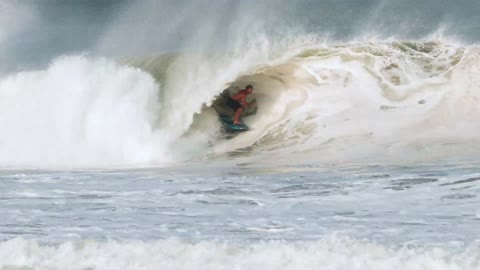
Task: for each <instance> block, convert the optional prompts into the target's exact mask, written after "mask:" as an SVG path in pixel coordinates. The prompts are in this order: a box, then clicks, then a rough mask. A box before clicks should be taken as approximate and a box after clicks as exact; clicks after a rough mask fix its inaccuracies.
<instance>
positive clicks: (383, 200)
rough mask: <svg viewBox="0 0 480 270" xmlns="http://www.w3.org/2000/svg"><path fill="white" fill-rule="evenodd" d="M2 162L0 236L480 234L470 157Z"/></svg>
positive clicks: (468, 237)
mask: <svg viewBox="0 0 480 270" xmlns="http://www.w3.org/2000/svg"><path fill="white" fill-rule="evenodd" d="M209 169H210V168H203V169H200V168H192V169H187V168H185V169H182V170H179V169H178V168H177V169H175V170H160V169H142V170H125V171H75V172H67V171H28V172H25V171H23V172H20V171H4V172H3V173H2V175H1V178H0V193H1V195H0V200H1V204H0V211H1V212H2V216H3V218H2V219H1V221H0V237H1V239H3V240H7V239H11V238H16V237H24V238H32V239H39V240H42V241H47V242H52V241H53V242H56V241H59V240H60V241H63V240H67V239H68V240H70V239H73V240H74V239H97V240H102V239H137V240H153V239H166V238H170V237H174V236H175V237H180V238H181V239H186V240H192V241H197V240H212V239H220V240H229V241H234V242H238V241H239V242H251V241H255V240H258V239H264V240H268V239H283V240H309V241H312V240H315V239H321V238H322V237H325V235H329V234H332V233H341V234H345V235H348V236H352V237H355V238H362V237H368V238H369V239H374V240H376V241H380V242H387V243H393V244H405V243H412V244H413V243H417V242H418V243H423V244H422V245H425V244H426V245H430V244H433V245H434V244H436V243H449V242H450V243H451V242H458V243H463V244H471V243H472V242H478V241H479V240H480V237H479V234H480V227H479V226H478V224H479V222H480V210H479V208H478V206H479V205H480V198H479V195H480V172H479V171H478V169H477V168H476V167H472V166H462V165H450V166H418V167H384V166H350V167H341V166H336V167H300V168H299V167H291V168H288V167H286V168H281V169H279V168H274V169H262V170H258V169H255V168H248V167H246V166H238V167H235V168H223V169H220V171H219V172H215V173H213V172H211V171H210V170H209Z"/></svg>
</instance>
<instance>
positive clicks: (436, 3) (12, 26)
mask: <svg viewBox="0 0 480 270" xmlns="http://www.w3.org/2000/svg"><path fill="white" fill-rule="evenodd" d="M2 1H5V2H3V4H0V17H1V18H0V23H1V24H2V25H1V26H0V56H2V58H3V61H2V63H1V64H0V70H22V69H28V68H33V67H36V66H41V65H45V64H46V63H48V62H49V61H51V59H52V58H54V57H55V56H58V55H62V54H71V53H79V52H89V53H91V54H95V55H96V54H98V55H108V56H114V57H116V56H122V55H136V54H145V53H162V52H165V51H172V50H181V49H191V48H195V46H198V43H199V42H203V43H205V41H206V40H208V41H209V42H208V46H210V47H211V46H220V45H225V44H230V45H231V43H232V42H233V41H235V42H238V40H237V39H239V40H241V39H243V38H246V37H248V35H246V34H247V33H248V32H250V31H251V29H256V30H258V29H263V30H264V31H265V32H266V33H275V34H277V35H278V34H279V33H280V34H281V33H282V31H283V30H284V29H297V30H298V31H303V32H310V33H316V34H318V35H328V36H329V37H331V38H332V39H335V40H345V41H348V40H353V39H355V38H357V37H361V36H368V35H370V34H376V35H379V36H385V37H387V36H397V37H398V38H403V39H417V38H422V37H424V36H426V35H428V34H430V33H432V32H434V31H436V30H438V29H441V28H443V29H446V33H447V34H448V35H449V36H453V37H454V38H456V39H460V40H463V41H465V42H477V41H478V40H480V14H478V13H479V12H480V1H478V0H458V1H447V0H401V1H396V0H263V1H262V0H242V1H235V0H139V1H134V0H98V1H96V0H84V1H77V0H71V1H68V0H42V1H36V0H23V1H14V0H2ZM5 3H6V4H5ZM205 44H207V43H205Z"/></svg>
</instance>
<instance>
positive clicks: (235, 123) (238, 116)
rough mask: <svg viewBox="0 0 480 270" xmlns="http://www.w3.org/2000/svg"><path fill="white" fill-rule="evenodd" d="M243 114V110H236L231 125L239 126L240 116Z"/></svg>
mask: <svg viewBox="0 0 480 270" xmlns="http://www.w3.org/2000/svg"><path fill="white" fill-rule="evenodd" d="M242 112H243V108H238V109H237V111H236V112H235V117H233V124H234V125H240V115H241V114H242Z"/></svg>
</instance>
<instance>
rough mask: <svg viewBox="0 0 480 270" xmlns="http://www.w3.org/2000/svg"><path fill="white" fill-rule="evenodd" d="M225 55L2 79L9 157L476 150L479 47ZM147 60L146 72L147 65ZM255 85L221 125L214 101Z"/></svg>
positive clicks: (90, 63) (396, 156) (314, 45)
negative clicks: (251, 98) (227, 132)
mask: <svg viewBox="0 0 480 270" xmlns="http://www.w3.org/2000/svg"><path fill="white" fill-rule="evenodd" d="M263 45H264V46H259V44H256V46H254V47H253V49H251V50H244V51H237V52H234V53H231V54H228V55H225V54H224V55H178V54H177V55H163V56H152V57H134V58H130V59H124V60H123V61H120V64H118V63H113V62H111V61H109V60H105V59H97V60H95V59H88V58H86V57H83V56H72V57H62V58H59V59H57V60H55V61H54V62H53V63H52V64H51V65H50V67H49V68H48V69H46V70H43V71H33V72H21V73H17V74H14V75H10V76H6V77H3V78H1V80H0V96H1V99H0V103H1V104H0V124H1V126H2V127H3V130H2V133H1V134H0V150H1V151H0V165H1V166H2V167H35V168H45V167H105V166H151V165H155V166H157V165H161V164H166V163H170V162H174V161H179V160H192V159H198V158H204V157H205V156H207V155H208V156H210V157H212V155H213V157H217V158H220V159H223V158H224V155H225V154H226V153H231V152H232V151H235V150H238V149H244V150H245V149H247V150H248V151H247V152H246V155H247V156H249V157H250V158H255V157H263V155H269V156H270V155H272V153H275V155H276V157H277V158H278V159H281V158H282V157H285V158H289V157H290V156H291V155H292V154H293V153H301V154H302V156H303V157H305V158H304V159H303V161H302V162H337V161H348V160H364V161H365V160H366V161H378V160H383V161H386V160H389V159H390V160H392V161H394V162H398V161H399V160H403V161H406V162H409V161H433V160H437V159H470V158H476V157H477V156H478V154H479V153H480V152H479V149H478V138H477V137H478V136H477V134H478V133H479V131H480V124H478V121H474V120H473V119H477V118H478V116H480V114H479V106H478V100H479V98H480V97H479V94H480V79H479V78H478V76H477V75H478V72H479V70H480V59H479V58H480V54H479V52H480V50H479V49H478V47H476V46H457V45H449V44H447V43H442V42H397V41H392V42H369V43H354V44H337V45H330V46H328V45H325V44H323V43H319V42H318V41H314V40H313V41H312V40H308V39H305V40H303V41H301V42H298V41H296V42H294V43H293V44H289V45H288V46H277V45H275V46H277V47H275V48H274V47H273V45H271V44H269V43H268V42H267V43H266V44H263ZM138 68H140V69H138ZM246 84H253V85H254V86H255V98H256V99H257V101H258V105H259V109H258V113H257V114H256V115H254V116H250V117H246V118H245V119H244V120H245V122H246V124H247V125H249V126H250V127H251V129H252V130H251V131H249V132H246V133H243V134H240V135H238V136H236V137H235V138H233V139H231V140H225V139H224V138H223V137H222V136H221V135H220V133H221V132H220V125H219V123H218V119H217V115H216V113H215V111H214V110H213V108H211V104H212V102H214V101H215V100H216V98H217V97H218V96H219V95H220V94H221V93H222V92H224V91H225V90H229V91H233V90H235V89H238V88H241V87H244V86H245V85H246Z"/></svg>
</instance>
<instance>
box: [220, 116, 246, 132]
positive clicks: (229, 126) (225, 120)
mask: <svg viewBox="0 0 480 270" xmlns="http://www.w3.org/2000/svg"><path fill="white" fill-rule="evenodd" d="M219 117H220V122H221V123H222V126H223V128H225V130H226V131H229V132H241V131H247V130H248V126H247V125H245V124H244V123H240V124H239V125H235V124H233V117H232V116H229V115H225V114H219Z"/></svg>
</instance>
